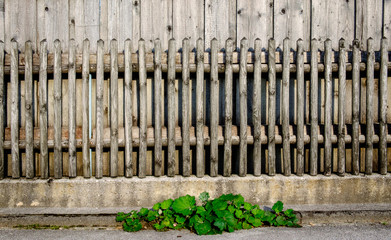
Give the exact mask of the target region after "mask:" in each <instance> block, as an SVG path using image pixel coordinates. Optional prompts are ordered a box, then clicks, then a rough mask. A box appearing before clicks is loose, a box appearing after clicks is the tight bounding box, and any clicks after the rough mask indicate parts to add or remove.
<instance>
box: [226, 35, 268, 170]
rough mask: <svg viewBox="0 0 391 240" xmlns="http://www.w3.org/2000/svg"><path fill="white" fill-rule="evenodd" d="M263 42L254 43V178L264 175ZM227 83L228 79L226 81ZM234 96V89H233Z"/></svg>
mask: <svg viewBox="0 0 391 240" xmlns="http://www.w3.org/2000/svg"><path fill="white" fill-rule="evenodd" d="M261 53H262V40H261V39H259V38H257V39H255V41H254V58H255V63H254V89H253V99H252V101H253V102H252V121H253V125H254V150H253V166H254V176H260V175H261V173H262V142H261V136H262V117H261V114H262V113H261V112H262V104H261V99H262V96H261V93H262V84H261V83H262V69H261ZM226 81H227V79H226ZM231 95H232V89H231Z"/></svg>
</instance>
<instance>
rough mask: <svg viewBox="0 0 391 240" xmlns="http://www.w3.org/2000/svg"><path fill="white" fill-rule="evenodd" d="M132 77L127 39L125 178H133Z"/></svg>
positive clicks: (130, 52) (130, 44)
mask: <svg viewBox="0 0 391 240" xmlns="http://www.w3.org/2000/svg"><path fill="white" fill-rule="evenodd" d="M132 77H133V74H132V41H131V40H129V39H127V40H126V41H125V109H126V110H125V177H133V155H132V152H133V144H132V126H133V119H132V112H133V104H132V94H133V93H132V90H133V89H132ZM155 136H156V135H155Z"/></svg>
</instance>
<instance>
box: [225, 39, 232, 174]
mask: <svg viewBox="0 0 391 240" xmlns="http://www.w3.org/2000/svg"><path fill="white" fill-rule="evenodd" d="M232 53H233V41H232V39H231V38H228V39H227V41H226V42H225V100H224V101H225V129H224V173H223V174H224V176H225V177H229V176H231V172H232V168H231V166H232Z"/></svg>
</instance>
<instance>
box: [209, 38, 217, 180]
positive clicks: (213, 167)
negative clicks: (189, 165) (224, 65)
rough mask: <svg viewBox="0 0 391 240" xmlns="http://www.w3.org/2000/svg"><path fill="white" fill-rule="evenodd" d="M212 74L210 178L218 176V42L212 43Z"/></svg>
mask: <svg viewBox="0 0 391 240" xmlns="http://www.w3.org/2000/svg"><path fill="white" fill-rule="evenodd" d="M210 45H211V73H210V137H211V138H210V176H211V177H216V176H217V174H218V162H219V155H218V154H219V153H218V144H217V136H218V132H217V131H218V129H217V126H218V124H219V78H218V70H217V67H218V66H217V52H218V40H217V39H216V38H213V39H212V42H211V44H210Z"/></svg>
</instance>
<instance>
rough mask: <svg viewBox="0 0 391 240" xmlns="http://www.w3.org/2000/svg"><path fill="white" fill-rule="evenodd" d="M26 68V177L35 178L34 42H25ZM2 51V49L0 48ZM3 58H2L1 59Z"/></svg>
mask: <svg viewBox="0 0 391 240" xmlns="http://www.w3.org/2000/svg"><path fill="white" fill-rule="evenodd" d="M24 50H25V54H26V70H25V74H24V80H25V101H26V102H25V114H26V117H25V121H26V123H25V128H26V178H33V177H34V176H35V173H34V160H35V159H34V146H33V143H34V125H33V124H34V122H33V52H32V43H31V41H27V42H26V44H25V48H24ZM0 51H1V49H0ZM0 60H1V59H0Z"/></svg>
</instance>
